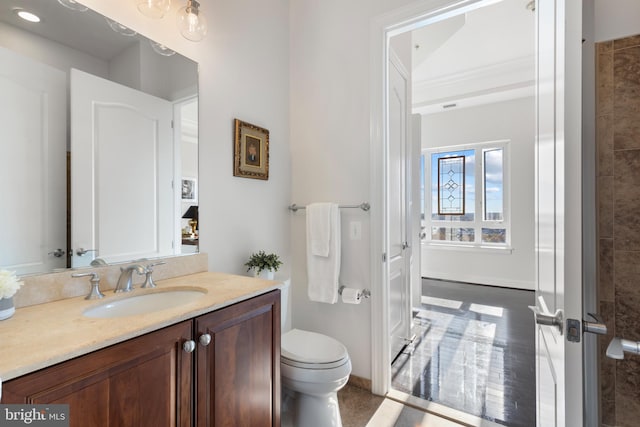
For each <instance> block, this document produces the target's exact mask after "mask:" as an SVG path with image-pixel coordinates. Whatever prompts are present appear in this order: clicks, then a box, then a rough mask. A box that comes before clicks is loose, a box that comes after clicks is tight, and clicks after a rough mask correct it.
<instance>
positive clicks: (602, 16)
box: [594, 0, 640, 43]
mask: <svg viewBox="0 0 640 427" xmlns="http://www.w3.org/2000/svg"><path fill="white" fill-rule="evenodd" d="M594 14H595V25H594V39H595V42H596V43H597V42H602V41H607V40H613V39H619V38H622V37H627V36H633V35H636V34H640V1H638V0H594Z"/></svg>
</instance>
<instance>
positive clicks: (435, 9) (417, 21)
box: [370, 0, 582, 425]
mask: <svg viewBox="0 0 640 427" xmlns="http://www.w3.org/2000/svg"><path fill="white" fill-rule="evenodd" d="M495 2H496V1H493V0H487V1H482V0H459V1H455V0H448V1H446V0H422V1H418V2H416V3H412V4H411V5H409V6H406V7H404V8H402V9H398V10H395V11H392V12H390V13H388V14H385V15H383V16H380V17H378V18H375V19H374V20H373V21H372V23H371V27H370V41H371V45H370V53H371V63H370V85H371V86H370V96H371V100H370V102H371V111H370V115H371V117H370V120H371V121H370V123H371V126H370V138H371V183H372V184H371V201H372V207H373V209H372V211H371V254H370V256H371V287H372V291H373V294H374V295H376V296H377V298H374V299H373V300H372V316H371V318H372V336H371V342H372V371H371V380H372V392H373V393H375V394H379V395H385V394H386V393H387V392H388V391H389V390H390V382H391V372H390V360H389V359H390V358H389V333H388V332H389V331H388V322H389V309H388V303H389V289H388V283H386V281H385V278H386V277H387V272H388V271H387V268H388V266H387V263H386V262H385V250H386V247H387V241H386V236H387V232H388V231H387V227H386V224H387V212H388V210H387V206H386V204H385V203H386V200H387V177H386V176H385V171H386V164H385V162H386V158H387V153H388V150H387V145H388V142H387V139H386V138H387V129H386V122H387V118H386V116H385V111H386V105H387V99H386V98H385V97H386V94H387V83H386V82H387V76H388V68H387V64H388V43H389V38H390V37H392V36H394V35H396V34H399V33H403V32H406V31H411V30H413V29H416V28H419V27H421V26H423V25H426V24H430V23H434V22H438V21H441V20H443V19H447V18H449V17H451V16H453V15H457V14H460V13H463V12H466V11H468V10H472V9H475V8H477V7H480V6H484V5H488V4H492V3H495ZM580 8H581V3H578V2H576V4H571V7H570V8H569V11H568V14H569V13H570V14H571V15H572V16H571V18H572V19H569V21H570V22H569V23H567V22H565V25H569V26H571V28H570V29H569V33H570V34H573V33H576V28H578V27H577V25H580V24H579V20H578V19H576V16H580V15H581V14H580V13H579V12H580ZM562 18H566V17H565V16H562V17H561V19H562ZM574 25H575V26H576V27H574ZM567 28H569V27H567ZM574 53H575V52H573V51H572V52H571V54H570V55H568V56H567V57H566V58H564V59H565V62H564V64H563V65H564V66H565V67H566V68H567V69H569V74H571V75H572V76H573V75H575V73H576V70H575V67H581V61H580V58H579V57H577V58H576V57H575V56H573V54H574ZM578 55H579V53H578ZM565 71H567V70H566V69H565ZM564 90H565V91H566V92H567V93H568V94H569V95H567V99H576V98H575V96H577V97H578V99H580V91H579V82H578V83H576V82H569V83H568V84H567V85H566V87H565V88H564ZM570 107H574V105H571V106H570ZM579 111H580V109H579V108H577V109H575V110H574V109H573V108H572V109H571V110H570V111H567V112H564V113H565V114H566V116H565V117H564V119H565V120H566V123H565V134H564V135H562V136H564V137H565V139H564V140H562V141H561V143H564V144H566V145H567V146H568V145H574V144H580V117H579ZM562 136H561V138H562ZM569 151H570V152H576V151H575V150H574V149H573V148H572V149H571V150H569ZM577 152H580V150H579V148H578V149H577ZM568 157H569V158H567V159H565V158H562V159H560V161H561V162H566V163H565V167H566V168H567V169H566V174H563V175H564V176H563V177H562V178H563V182H562V183H561V188H560V189H559V190H560V192H561V193H562V194H558V195H557V196H558V199H557V200H558V202H559V203H561V204H562V206H561V207H560V209H561V213H562V214H564V215H565V218H580V214H581V200H580V194H579V191H578V194H572V193H571V191H570V190H572V189H580V188H581V187H580V185H581V180H582V177H581V173H580V162H581V159H580V156H575V157H577V158H571V156H568ZM562 184H564V185H562ZM567 222H568V224H566V223H565V224H562V225H561V227H563V229H562V230H561V233H563V234H564V233H566V234H567V239H566V241H564V242H562V244H561V247H560V248H558V249H559V251H560V253H561V256H564V257H566V260H567V262H566V264H565V270H563V271H562V272H561V273H560V274H561V276H562V278H563V279H564V280H565V281H566V283H573V284H574V286H575V284H576V283H581V275H582V271H581V263H580V258H581V247H579V246H578V247H576V246H575V243H578V244H580V241H581V240H580V236H581V233H582V230H581V221H575V222H572V221H567ZM573 289H575V288H573ZM563 297H564V300H565V301H564V303H565V306H566V309H567V314H569V315H570V316H572V317H573V316H575V317H577V318H581V315H582V298H580V297H579V296H578V297H577V298H576V295H573V294H572V292H571V291H568V292H567V293H566V295H563ZM572 353H573V351H571V349H569V350H568V353H567V354H566V359H565V360H564V361H561V362H560V363H562V362H565V365H567V372H566V373H565V374H566V378H576V376H578V377H580V376H581V374H582V371H581V368H582V364H581V363H575V364H574V365H573V366H572V364H571V363H568V360H571V356H572ZM580 362H581V360H580ZM563 383H564V381H563ZM580 384H581V382H580ZM563 385H564V384H563ZM571 391H572V392H574V391H576V390H571ZM567 398H568V400H567V401H566V402H563V403H564V405H563V408H562V410H563V412H565V411H566V412H565V413H566V415H569V414H576V415H577V414H579V415H578V417H581V415H582V411H581V409H580V408H581V407H582V393H580V392H577V393H568V394H567ZM578 417H577V418H578ZM564 418H565V417H564V416H561V417H560V419H561V420H562V421H561V423H562V425H564Z"/></svg>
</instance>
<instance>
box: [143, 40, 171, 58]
mask: <svg viewBox="0 0 640 427" xmlns="http://www.w3.org/2000/svg"><path fill="white" fill-rule="evenodd" d="M149 44H150V45H151V47H152V48H153V50H154V52H156V53H157V54H159V55H162V56H171V55H175V54H176V52H175V51H174V50H171V49H169V48H168V47H166V46H165V45H163V44H160V43H158V42H154V41H153V40H149Z"/></svg>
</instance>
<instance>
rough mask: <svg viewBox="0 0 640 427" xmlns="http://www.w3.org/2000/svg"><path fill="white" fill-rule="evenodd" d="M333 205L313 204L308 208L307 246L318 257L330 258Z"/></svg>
mask: <svg viewBox="0 0 640 427" xmlns="http://www.w3.org/2000/svg"><path fill="white" fill-rule="evenodd" d="M331 206H332V204H331V203H311V204H310V205H309V206H307V233H308V234H307V239H308V240H307V245H311V253H312V254H313V255H317V256H323V257H328V256H329V241H330V236H331Z"/></svg>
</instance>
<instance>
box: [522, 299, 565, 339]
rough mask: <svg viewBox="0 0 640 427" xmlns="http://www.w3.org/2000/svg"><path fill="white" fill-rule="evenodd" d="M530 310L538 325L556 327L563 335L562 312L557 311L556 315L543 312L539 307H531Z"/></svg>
mask: <svg viewBox="0 0 640 427" xmlns="http://www.w3.org/2000/svg"><path fill="white" fill-rule="evenodd" d="M529 308H530V309H531V311H533V315H534V316H535V319H536V324H538V325H546V326H555V327H556V328H558V331H560V335H562V310H556V311H555V313H553V314H552V313H549V312H548V311H542V310H540V309H539V308H538V306H535V305H530V306H529Z"/></svg>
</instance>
